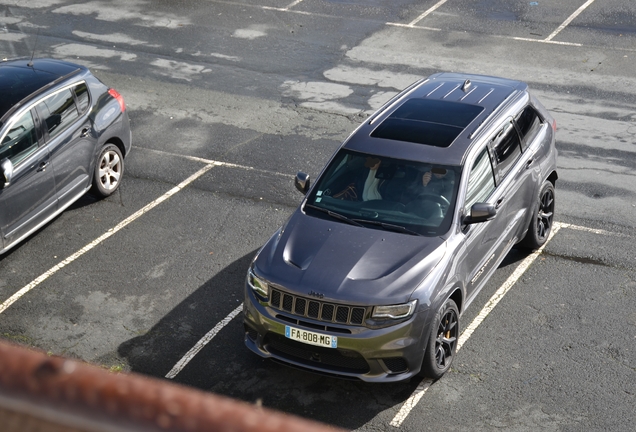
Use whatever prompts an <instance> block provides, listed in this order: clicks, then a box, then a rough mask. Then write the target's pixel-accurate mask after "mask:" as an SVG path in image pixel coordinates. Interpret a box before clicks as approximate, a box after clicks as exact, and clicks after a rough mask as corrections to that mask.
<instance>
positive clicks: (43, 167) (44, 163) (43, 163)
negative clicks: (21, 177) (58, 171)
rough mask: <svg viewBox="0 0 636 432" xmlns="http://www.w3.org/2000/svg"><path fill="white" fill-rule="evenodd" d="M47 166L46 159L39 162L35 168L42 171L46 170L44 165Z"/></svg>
mask: <svg viewBox="0 0 636 432" xmlns="http://www.w3.org/2000/svg"><path fill="white" fill-rule="evenodd" d="M47 166H49V163H48V161H47V162H40V166H39V167H38V169H37V172H42V171H46V167H47Z"/></svg>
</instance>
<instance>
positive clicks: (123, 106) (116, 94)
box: [108, 88, 126, 112]
mask: <svg viewBox="0 0 636 432" xmlns="http://www.w3.org/2000/svg"><path fill="white" fill-rule="evenodd" d="M108 94H109V95H111V96H112V97H114V98H115V99H116V100H117V102H119V108H121V112H124V111H126V103H125V102H124V97H123V96H122V95H120V94H119V92H118V91H117V90H115V89H113V88H112V89H108Z"/></svg>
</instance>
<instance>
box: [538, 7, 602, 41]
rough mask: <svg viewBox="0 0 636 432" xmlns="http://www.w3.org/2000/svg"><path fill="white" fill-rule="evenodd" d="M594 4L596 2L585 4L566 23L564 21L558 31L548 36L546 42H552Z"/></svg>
mask: <svg viewBox="0 0 636 432" xmlns="http://www.w3.org/2000/svg"><path fill="white" fill-rule="evenodd" d="M592 3H594V0H587V1H586V2H585V4H583V5H582V6H581V7H580V8H578V9H577V10H576V11H575V12H574V13H573V14H572V15H570V16H569V17H568V19H566V20H565V21H563V24H561V25H560V26H559V27H557V29H556V30H555V31H553V32H552V34H551V35H550V36H548V37H547V38H545V41H551V40H552V38H554V37H555V36H556V35H558V34H559V33H560V32H561V30H563V29H564V28H566V27H567V26H568V24H570V23H571V22H572V21H573V20H574V18H576V17H577V16H579V15H580V14H581V12H583V11H584V10H585V9H586V8H587V7H588V6H589V5H591V4H592Z"/></svg>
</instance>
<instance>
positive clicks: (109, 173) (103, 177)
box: [91, 144, 124, 197]
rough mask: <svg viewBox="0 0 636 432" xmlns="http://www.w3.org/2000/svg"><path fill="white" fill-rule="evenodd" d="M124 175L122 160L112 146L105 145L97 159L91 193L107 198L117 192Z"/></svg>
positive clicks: (114, 146) (116, 148)
mask: <svg viewBox="0 0 636 432" xmlns="http://www.w3.org/2000/svg"><path fill="white" fill-rule="evenodd" d="M123 175H124V158H123V156H122V154H121V151H120V150H119V147H117V146H116V145H114V144H106V145H105V146H104V147H103V148H102V151H101V152H100V153H99V156H98V157H97V161H96V163H95V172H94V173H93V186H92V188H91V192H92V193H93V194H95V195H97V196H100V197H107V196H109V195H111V194H112V193H113V192H115V191H116V190H117V188H118V187H119V183H120V182H121V180H122V177H123Z"/></svg>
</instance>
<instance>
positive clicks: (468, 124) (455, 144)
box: [345, 73, 528, 165]
mask: <svg viewBox="0 0 636 432" xmlns="http://www.w3.org/2000/svg"><path fill="white" fill-rule="evenodd" d="M466 80H469V81H470V84H468V85H466V86H465V85H464V84H465V83H466ZM527 88H528V86H527V84H525V83H523V82H521V81H514V80H508V79H504V78H496V77H489V76H482V75H467V74H455V73H441V74H436V75H432V76H430V77H429V78H427V79H426V80H423V81H420V82H418V83H416V84H414V85H413V86H412V87H411V88H409V89H407V90H406V91H405V92H403V93H401V94H400V95H399V96H398V98H397V100H395V101H392V102H389V103H388V104H387V105H386V107H385V108H384V110H382V109H381V110H380V111H379V112H378V113H376V114H375V115H374V116H372V117H371V118H370V119H369V120H368V121H366V122H365V123H364V124H363V125H362V126H360V128H358V130H357V131H356V132H355V133H354V134H353V135H352V136H351V137H350V138H349V139H348V140H347V142H346V143H345V147H346V148H348V149H351V150H357V151H363V152H368V153H373V154H377V155H382V156H388V157H396V158H402V159H411V160H422V161H429V162H436V163H442V164H446V165H460V164H461V163H462V160H463V157H464V155H465V153H466V151H467V150H468V149H469V148H470V146H471V144H472V142H473V138H474V137H475V132H476V131H477V130H478V128H479V127H480V126H481V125H482V124H484V122H487V121H488V119H489V117H490V116H491V114H492V113H493V112H494V111H495V110H497V108H499V107H500V106H502V105H504V104H505V102H506V101H507V100H511V99H513V98H514V96H515V95H517V94H520V93H522V92H525V91H526V90H527Z"/></svg>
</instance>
